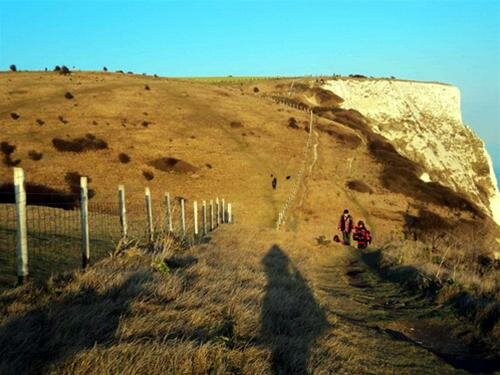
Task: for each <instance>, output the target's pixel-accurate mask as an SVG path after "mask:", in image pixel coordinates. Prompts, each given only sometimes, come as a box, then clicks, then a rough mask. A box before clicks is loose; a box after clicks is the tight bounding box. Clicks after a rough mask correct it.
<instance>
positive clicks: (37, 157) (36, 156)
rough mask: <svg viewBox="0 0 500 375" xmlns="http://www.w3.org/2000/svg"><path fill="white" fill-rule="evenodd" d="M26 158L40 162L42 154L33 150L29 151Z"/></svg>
mask: <svg viewBox="0 0 500 375" xmlns="http://www.w3.org/2000/svg"><path fill="white" fill-rule="evenodd" d="M28 156H29V158H30V159H31V160H33V161H39V160H42V158H43V153H41V152H38V151H35V150H31V151H29V152H28Z"/></svg>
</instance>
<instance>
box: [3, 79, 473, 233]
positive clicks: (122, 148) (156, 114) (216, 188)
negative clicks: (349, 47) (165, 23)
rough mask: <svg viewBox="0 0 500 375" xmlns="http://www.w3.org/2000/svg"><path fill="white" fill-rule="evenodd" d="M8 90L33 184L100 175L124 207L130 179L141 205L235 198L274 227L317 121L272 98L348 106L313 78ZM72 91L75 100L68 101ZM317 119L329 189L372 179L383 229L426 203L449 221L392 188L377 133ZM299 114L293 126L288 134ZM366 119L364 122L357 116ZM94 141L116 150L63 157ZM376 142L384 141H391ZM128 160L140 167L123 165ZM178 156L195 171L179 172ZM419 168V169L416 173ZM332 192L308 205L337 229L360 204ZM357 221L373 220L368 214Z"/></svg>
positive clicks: (7, 102) (240, 208)
mask: <svg viewBox="0 0 500 375" xmlns="http://www.w3.org/2000/svg"><path fill="white" fill-rule="evenodd" d="M0 83H1V85H0V103H1V104H0V127H1V128H2V137H1V138H2V139H1V141H4V142H8V143H9V144H10V145H13V146H16V149H15V152H14V153H12V154H10V155H9V160H10V161H11V162H12V161H14V162H15V161H16V160H20V163H19V164H18V165H19V166H21V167H23V168H24V169H25V171H26V175H27V178H28V181H29V182H32V183H36V184H40V185H44V186H48V187H50V188H53V189H58V190H61V191H64V190H66V191H67V190H68V183H67V179H66V180H65V176H66V174H67V173H68V172H77V173H79V174H81V175H87V176H89V177H90V178H91V187H92V188H93V189H95V190H96V193H97V194H96V196H95V197H94V198H93V200H95V201H102V202H107V201H115V196H116V187H117V185H118V184H119V183H124V184H125V185H126V187H127V189H128V191H127V195H128V198H129V201H130V202H131V203H132V204H135V203H136V202H137V204H138V205H141V206H142V194H143V188H144V186H146V185H148V186H150V187H151V189H152V191H153V197H154V198H155V199H160V197H161V196H162V195H163V193H164V191H166V190H168V191H170V192H171V193H172V194H173V195H174V196H184V197H186V198H188V199H203V198H207V197H209V196H217V195H219V196H225V197H226V199H227V200H228V201H233V202H235V210H236V212H237V216H238V217H239V218H241V220H242V221H245V222H248V223H255V224H259V225H265V226H269V225H273V224H274V221H275V219H276V216H277V212H278V210H279V207H280V206H281V205H282V204H283V202H284V201H285V199H286V197H287V196H288V194H289V192H290V189H291V186H292V184H293V181H294V177H295V176H294V174H295V173H297V171H298V169H299V166H300V164H301V162H302V160H301V159H302V158H303V153H302V150H303V147H304V143H305V139H306V136H307V133H306V132H305V131H304V130H303V129H305V128H306V127H307V121H308V115H307V113H305V112H303V111H299V110H297V109H294V108H290V107H286V106H283V105H280V104H277V103H274V102H273V101H272V100H270V99H267V98H266V96H269V95H278V96H280V95H281V97H283V98H285V99H288V100H290V95H291V92H290V88H291V89H292V92H295V91H298V92H303V93H304V94H303V95H302V96H301V98H299V99H297V100H298V101H299V102H300V100H301V99H304V98H305V99H304V101H305V102H306V103H305V104H307V105H308V106H309V105H311V97H314V101H315V102H314V103H315V105H316V106H317V107H318V108H325V107H324V106H325V105H326V106H330V108H334V107H335V106H336V105H337V103H338V98H337V97H335V96H333V97H331V95H330V96H329V95H328V94H325V93H327V91H325V90H322V89H320V88H319V87H317V85H316V86H315V85H314V82H313V81H312V82H311V81H310V80H307V79H303V80H300V79H299V80H297V79H295V80H290V79H278V80H261V81H259V80H255V81H247V80H241V81H238V80H237V79H235V80H234V81H230V80H228V81H225V80H221V81H215V80H206V81H205V80H182V79H168V78H155V77H146V76H137V75H124V74H113V73H82V72H76V73H73V74H71V75H69V76H63V75H60V74H56V73H51V72H48V73H46V72H29V73H14V74H13V73H2V74H0ZM259 89H260V90H259ZM256 91H258V92H256ZM66 93H70V94H71V95H70V96H71V97H72V98H71V99H68V98H67V97H66ZM292 96H293V95H292ZM327 108H328V107H327ZM318 114H319V115H320V116H321V115H323V116H322V117H317V116H316V117H315V121H316V122H317V130H318V135H317V136H318V137H319V138H318V141H319V142H320V144H322V145H324V147H323V152H322V155H320V161H321V163H320V164H321V165H322V168H323V169H324V172H323V174H322V175H321V177H319V176H317V177H316V178H321V179H324V180H325V183H327V182H329V183H332V181H333V183H334V184H335V186H336V187H339V188H341V189H344V188H345V187H346V184H347V183H349V181H353V180H363V181H364V183H365V184H367V185H368V187H369V189H368V190H366V189H365V190H366V191H371V193H370V194H367V193H363V192H358V191H356V186H357V185H356V183H355V182H354V183H353V182H351V184H350V186H351V189H347V190H348V191H349V194H354V195H355V196H356V197H357V199H361V200H364V201H363V203H364V210H368V211H371V212H373V214H374V216H375V217H376V216H377V215H378V216H379V217H382V218H388V217H391V219H389V220H385V219H381V222H384V225H383V227H384V230H383V232H390V231H393V230H400V228H401V225H402V224H403V214H404V213H405V212H407V211H408V207H416V209H417V211H418V207H419V206H422V205H424V206H425V207H426V209H428V210H431V211H432V210H435V211H436V212H439V213H440V214H444V215H448V214H449V212H448V211H449V207H448V208H446V207H447V203H446V202H444V207H445V209H444V210H443V209H441V208H440V207H443V202H441V201H440V197H439V196H437V199H433V200H432V199H430V198H429V197H428V196H426V195H425V194H424V195H420V196H411V195H409V194H406V192H405V191H404V189H403V190H401V189H394V188H393V187H389V188H387V186H386V185H387V184H386V183H384V175H386V174H387V169H388V167H390V165H391V162H390V161H385V160H383V158H382V159H381V158H380V157H379V156H380V155H378V156H375V157H374V153H373V149H370V147H372V148H373V145H374V142H371V141H367V139H368V138H367V137H372V135H368V134H367V133H366V131H368V130H367V129H361V128H359V124H358V125H356V124H354V125H355V126H353V121H354V123H355V122H356V119H355V117H356V116H354V117H353V114H352V113H346V114H345V115H344V114H342V113H337V115H336V117H335V116H334V117H333V119H332V117H331V116H330V117H329V116H328V115H327V114H325V113H319V112H318ZM349 116H350V117H349ZM292 117H293V118H294V120H295V121H292V122H293V123H294V124H295V126H289V125H290V121H291V120H290V118H292ZM357 122H358V123H362V122H363V121H362V119H360V118H358V121H357ZM356 126H357V127H358V128H356ZM86 137H90V143H91V144H94V143H95V142H94V141H93V140H94V139H97V141H99V142H100V141H104V142H105V143H106V144H107V147H106V148H103V149H97V150H95V149H94V150H90V151H83V152H67V151H61V150H60V149H61V145H60V144H61V143H62V149H64V147H67V146H64V145H65V144H66V145H68V144H69V145H70V146H69V147H70V148H71V147H74V144H73V146H71V143H68V141H69V142H71V141H75V140H76V143H78V139H80V141H81V140H82V139H83V140H85V139H87V140H88V139H89V138H86ZM56 138H59V141H58V142H59V143H57V145H58V146H59V149H57V148H56V143H54V142H55V141H54V139H56ZM65 141H66V143H64V142H65ZM374 141H376V142H378V143H377V144H379V143H380V142H382V143H383V142H385V141H386V140H385V139H384V138H380V140H378V139H374ZM56 142H57V141H56ZM367 142H368V143H367ZM370 142H371V143H370ZM383 147H385V146H382V148H383ZM97 148H99V146H97ZM30 151H35V152H38V153H41V154H42V158H41V160H38V161H36V160H31V159H30V157H29V155H28V154H29V152H30ZM120 153H124V154H126V155H127V156H128V157H129V158H130V162H128V163H122V162H120V160H119V154H120ZM323 159H324V160H323ZM177 160H180V161H183V162H186V163H188V164H185V165H184V164H183V163H181V164H178V162H177ZM9 163H10V162H9V161H8V160H7V158H6V157H4V163H2V164H1V165H0V182H3V183H7V182H10V181H11V173H12V172H11V166H9V165H7V164H9ZM384 163H385V165H384ZM183 165H184V167H183ZM398 167H400V166H399V165H398ZM416 168H417V169H421V167H420V166H418V165H417V166H416ZM162 169H163V170H162ZM144 172H150V173H152V175H153V179H152V180H148V179H146V178H145V175H144ZM146 175H147V173H146ZM271 175H275V176H277V178H278V189H277V190H276V191H273V190H272V188H271ZM287 176H290V179H288V180H287V179H286V177H287ZM146 177H148V176H146ZM149 178H151V175H150V176H149ZM417 188H419V187H417ZM352 189H354V190H352ZM425 189H428V188H425ZM358 190H359V187H358ZM361 190H363V189H361ZM391 190H392V191H391ZM28 192H29V189H28ZM325 192H327V193H326V194H321V196H315V197H310V199H313V200H314V201H316V200H318V201H323V200H325V202H324V204H322V207H323V208H324V210H325V215H324V216H323V217H324V218H325V219H326V221H327V223H328V224H327V225H328V226H329V227H331V226H332V225H333V224H334V222H335V221H336V219H333V218H332V215H333V216H334V217H336V216H337V213H338V212H339V211H340V210H341V209H343V208H344V206H349V201H350V199H347V198H346V197H345V196H340V195H337V194H329V190H325ZM432 194H434V195H436V194H435V192H433V193H432ZM438 195H439V191H438ZM435 198H436V197H435ZM429 201H430V202H429ZM464 202H465V200H464ZM429 203H430V205H429ZM448 206H449V204H448ZM472 206H473V205H472ZM472 206H471V205H469V204H467V203H462V204H461V205H459V206H458V207H454V209H455V210H459V211H460V210H462V211H463V212H464V218H467V217H472V216H475V213H474V212H472V216H471V211H475V209H472V210H471V209H470V207H472ZM353 208H354V207H353ZM354 209H355V208H354ZM355 210H356V209H355ZM305 211H306V213H305V215H306V216H307V212H308V210H305ZM413 211H415V209H413ZM326 212H327V213H328V214H326ZM467 212H468V213H467ZM479 212H480V210H479ZM355 214H356V217H360V216H364V215H363V213H362V212H359V211H358V212H356V211H355ZM314 215H316V216H317V215H319V212H318V211H315V212H314ZM374 220H375V221H376V219H374ZM385 229H387V230H385Z"/></svg>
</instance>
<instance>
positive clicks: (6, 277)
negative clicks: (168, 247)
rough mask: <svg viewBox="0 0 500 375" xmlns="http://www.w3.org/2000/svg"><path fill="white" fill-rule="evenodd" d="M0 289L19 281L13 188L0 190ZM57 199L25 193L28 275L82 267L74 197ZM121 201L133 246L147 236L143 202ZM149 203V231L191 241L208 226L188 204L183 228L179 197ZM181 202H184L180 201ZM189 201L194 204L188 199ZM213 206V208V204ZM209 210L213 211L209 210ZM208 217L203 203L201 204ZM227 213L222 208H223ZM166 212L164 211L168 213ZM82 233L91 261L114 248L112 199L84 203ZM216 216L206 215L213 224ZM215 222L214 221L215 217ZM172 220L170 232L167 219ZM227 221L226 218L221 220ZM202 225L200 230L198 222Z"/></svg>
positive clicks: (38, 277) (116, 220)
mask: <svg viewBox="0 0 500 375" xmlns="http://www.w3.org/2000/svg"><path fill="white" fill-rule="evenodd" d="M0 195H2V196H0V202H3V203H0V290H2V289H5V288H9V287H13V286H15V285H16V283H17V282H18V280H19V274H18V269H17V256H18V255H17V253H18V251H17V248H18V245H19V244H18V242H19V239H18V233H17V228H18V227H17V225H18V224H17V223H18V217H17V211H16V210H17V208H16V204H15V203H13V202H15V195H14V192H13V191H12V192H7V193H5V192H1V193H0ZM74 198H75V199H67V200H63V201H61V200H58V199H57V197H54V196H53V195H50V194H30V193H29V192H27V205H26V232H27V234H26V238H27V248H28V265H29V275H30V278H31V279H33V280H35V281H44V280H47V279H48V278H49V277H50V276H51V275H53V274H57V273H61V272H66V271H71V270H75V269H78V268H80V267H81V266H82V256H83V255H82V209H81V205H80V201H79V199H80V197H79V196H75V197H74ZM130 203H131V204H130V205H126V222H127V227H128V230H127V238H128V239H133V240H134V241H137V242H138V244H139V245H141V244H146V243H147V242H149V241H150V240H151V237H150V230H151V229H150V227H149V220H148V214H147V209H146V202H145V201H142V202H130ZM154 203H155V204H154V205H152V206H151V209H152V218H153V222H152V224H153V227H152V230H153V232H154V233H170V234H171V235H172V236H175V237H177V238H179V239H182V240H183V242H184V243H187V244H194V243H195V242H196V241H197V240H199V239H200V238H201V235H202V234H204V233H207V232H208V231H209V229H210V220H209V217H208V216H207V217H206V220H203V215H202V214H203V211H201V208H202V207H201V206H200V207H199V209H198V210H197V211H196V214H195V212H194V211H193V205H192V203H191V202H189V203H191V204H190V205H188V204H186V205H185V212H184V219H185V220H184V223H185V226H184V229H183V226H182V224H181V210H180V201H179V200H174V201H172V202H171V205H170V209H168V208H167V204H166V201H164V202H159V201H158V202H154ZM184 203H186V201H185V202H184ZM193 203H194V202H193ZM214 208H215V207H214ZM214 208H212V212H214V214H215V209H214ZM205 212H206V214H207V215H209V207H208V205H207V206H206V211H205ZM226 212H227V211H226ZM169 213H170V215H169ZM195 215H196V216H197V219H198V230H197V232H198V233H199V235H198V236H197V237H196V236H195V220H194V217H195ZM87 218H88V219H87V221H88V227H89V230H88V233H89V245H90V249H91V261H92V262H93V263H94V262H96V261H98V260H100V259H102V258H104V257H106V256H108V255H110V254H112V253H113V252H114V251H115V249H116V248H117V246H118V244H119V243H120V240H121V239H122V237H123V226H122V217H121V211H120V204H119V201H118V199H117V201H116V202H94V201H92V199H90V200H89V202H88V214H87ZM216 221H217V220H216V218H213V219H212V223H213V226H212V228H213V227H214V226H215V223H216ZM219 221H220V220H219ZM170 222H171V223H172V231H170V228H169V223H170ZM226 222H227V221H226ZM204 223H205V224H206V230H203V227H202V225H203V224H204Z"/></svg>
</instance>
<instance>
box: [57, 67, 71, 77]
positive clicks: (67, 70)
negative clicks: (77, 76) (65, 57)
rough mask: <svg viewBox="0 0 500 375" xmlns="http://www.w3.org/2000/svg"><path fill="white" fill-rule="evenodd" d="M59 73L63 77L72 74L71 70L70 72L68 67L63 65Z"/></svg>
mask: <svg viewBox="0 0 500 375" xmlns="http://www.w3.org/2000/svg"><path fill="white" fill-rule="evenodd" d="M59 73H61V74H63V75H68V74H71V70H69V68H68V67H67V66H66V65H63V66H61V70H60V71H59Z"/></svg>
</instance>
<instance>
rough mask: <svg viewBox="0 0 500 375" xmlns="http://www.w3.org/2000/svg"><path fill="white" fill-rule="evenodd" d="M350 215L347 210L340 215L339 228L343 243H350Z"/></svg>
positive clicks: (351, 225)
mask: <svg viewBox="0 0 500 375" xmlns="http://www.w3.org/2000/svg"><path fill="white" fill-rule="evenodd" d="M352 227H353V224H352V216H351V215H349V210H344V213H343V214H342V216H341V217H340V221H339V230H340V231H341V232H342V236H343V240H344V245H348V246H349V245H350V244H351V232H352Z"/></svg>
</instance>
